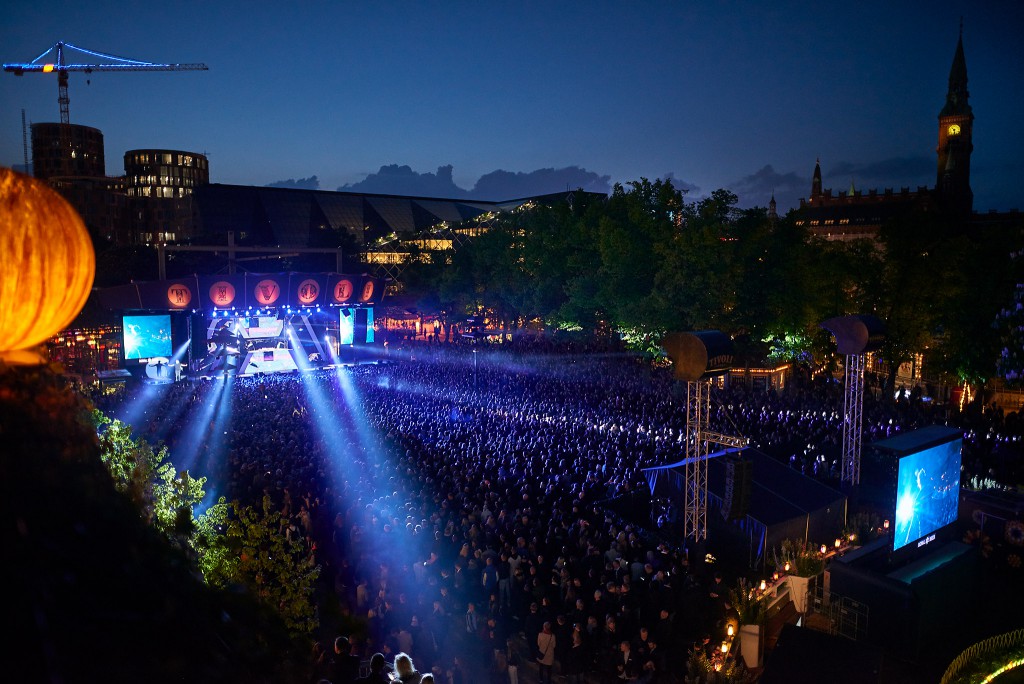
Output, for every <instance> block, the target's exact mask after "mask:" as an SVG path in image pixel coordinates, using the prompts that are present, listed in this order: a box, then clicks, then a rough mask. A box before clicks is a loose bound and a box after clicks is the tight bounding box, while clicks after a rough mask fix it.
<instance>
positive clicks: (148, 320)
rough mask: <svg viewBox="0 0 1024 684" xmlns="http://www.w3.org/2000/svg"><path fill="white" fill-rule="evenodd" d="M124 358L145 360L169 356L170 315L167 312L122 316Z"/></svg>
mask: <svg viewBox="0 0 1024 684" xmlns="http://www.w3.org/2000/svg"><path fill="white" fill-rule="evenodd" d="M121 329H122V330H123V331H124V358H125V360H126V361H145V360H147V359H151V358H155V357H161V356H163V357H166V356H171V354H172V353H173V352H172V347H171V317H170V315H168V314H158V315H150V316H124V317H123V319H122V327H121Z"/></svg>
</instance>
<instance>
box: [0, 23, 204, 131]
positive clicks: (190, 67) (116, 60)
mask: <svg viewBox="0 0 1024 684" xmlns="http://www.w3.org/2000/svg"><path fill="white" fill-rule="evenodd" d="M68 50H74V51H76V52H80V53H82V54H84V55H88V57H87V58H86V59H87V60H88V59H91V58H98V59H99V61H95V60H94V61H83V62H81V63H78V62H76V63H68V61H67V58H66V54H65V53H66V52H67V51H68ZM48 58H49V59H48ZM208 69H209V67H207V66H206V65H205V64H200V63H193V64H158V63H155V62H143V61H141V60H137V59H128V58H127V57H118V56H117V55H111V54H107V53H104V52H96V51H95V50H87V49H85V48H81V47H78V46H76V45H72V44H71V43H65V42H63V41H61V42H58V43H57V44H55V45H53V46H52V47H49V48H47V49H46V51H45V52H44V53H43V54H41V55H39V56H38V57H36V58H35V59H33V60H32V61H31V62H27V63H13V64H4V71H6V72H9V73H12V74H14V75H15V76H23V75H25V74H26V73H40V74H52V73H56V74H57V103H58V104H59V105H60V123H61V147H62V148H63V149H67V148H68V147H70V146H71V131H70V125H71V116H70V113H69V111H68V105H69V104H70V102H71V100H70V99H69V98H68V73H70V72H72V71H81V72H84V73H86V74H91V73H93V72H94V71H207V70H208Z"/></svg>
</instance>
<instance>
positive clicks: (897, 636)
mask: <svg viewBox="0 0 1024 684" xmlns="http://www.w3.org/2000/svg"><path fill="white" fill-rule="evenodd" d="M962 442H963V434H962V433H961V432H960V430H958V429H956V428H949V427H945V426H942V425H932V426H929V427H925V428H921V429H919V430H913V431H911V432H907V433H904V434H901V435H898V436H896V437H892V438H889V439H885V440H882V441H879V442H875V443H873V444H872V445H870V451H869V456H870V461H871V467H870V468H869V469H867V470H866V472H865V480H866V482H865V484H866V486H871V487H884V488H885V489H886V491H887V492H888V496H887V499H886V500H887V505H888V509H887V510H888V511H889V516H890V517H889V519H890V520H891V521H893V524H890V526H889V530H888V533H887V534H885V535H884V536H881V537H879V538H878V539H876V540H874V541H872V542H869V543H867V544H865V545H864V546H862V547H860V548H858V549H855V550H854V551H852V552H850V553H847V554H845V555H841V556H837V557H836V558H835V559H834V560H833V561H832V563H831V566H830V589H831V592H832V593H833V594H834V595H839V596H842V597H843V598H844V599H850V600H853V601H857V602H860V603H862V604H864V605H865V606H866V607H867V608H868V610H867V612H868V615H869V622H868V625H867V627H866V629H865V630H864V632H863V636H864V638H866V639H868V640H869V641H871V642H873V643H876V644H878V645H881V646H885V647H886V648H887V649H888V648H894V649H898V650H899V651H900V652H901V653H903V654H906V655H910V656H915V655H917V654H923V653H925V652H926V649H928V647H929V644H930V643H932V642H934V641H935V640H936V639H941V638H943V637H944V636H945V635H947V634H948V633H950V632H949V631H950V630H956V629H957V621H958V620H962V619H963V616H964V615H969V614H970V613H971V606H972V604H973V593H972V592H973V588H974V577H973V574H974V567H975V562H974V547H971V546H968V545H966V544H964V543H962V542H960V541H958V540H956V539H955V532H956V530H955V524H956V521H957V517H958V515H957V514H958V509H959V494H960V449H961V446H962Z"/></svg>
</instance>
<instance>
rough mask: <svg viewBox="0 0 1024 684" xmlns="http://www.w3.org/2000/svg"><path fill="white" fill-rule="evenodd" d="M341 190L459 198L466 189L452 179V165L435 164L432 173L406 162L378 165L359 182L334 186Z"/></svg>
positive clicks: (464, 194)
mask: <svg viewBox="0 0 1024 684" xmlns="http://www.w3.org/2000/svg"><path fill="white" fill-rule="evenodd" d="M338 190H339V191H341V192H369V193H378V194H382V195H412V196H415V197H444V198H456V199H457V198H462V197H465V196H466V194H467V193H466V191H465V190H463V189H462V188H460V187H459V186H457V185H456V184H455V181H453V180H452V166H451V165H450V164H449V165H447V166H439V167H437V171H436V172H435V173H429V172H428V173H418V172H416V171H413V170H412V168H411V167H409V166H407V165H402V166H399V165H398V164H389V165H386V166H382V167H380V170H378V171H377V172H376V173H371V174H368V175H367V176H366V178H364V179H363V180H361V181H358V182H356V183H348V184H346V185H342V186H341V187H340V188H338Z"/></svg>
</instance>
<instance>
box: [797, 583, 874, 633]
mask: <svg viewBox="0 0 1024 684" xmlns="http://www.w3.org/2000/svg"><path fill="white" fill-rule="evenodd" d="M808 613H809V614H810V613H814V614H818V615H821V616H822V617H824V618H826V619H827V620H828V633H829V634H833V635H836V636H841V637H846V638H847V639H851V640H853V641H857V640H859V639H861V638H863V637H864V635H865V634H866V633H867V629H868V606H867V604H866V603H862V602H860V601H854V600H853V599H851V598H849V597H846V596H841V595H839V594H837V593H835V592H834V591H829V590H827V589H826V588H825V586H824V583H819V584H818V585H817V586H816V587H815V588H814V589H813V590H812V594H811V602H810V610H809V611H808Z"/></svg>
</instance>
